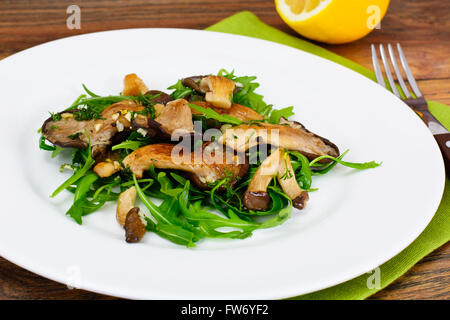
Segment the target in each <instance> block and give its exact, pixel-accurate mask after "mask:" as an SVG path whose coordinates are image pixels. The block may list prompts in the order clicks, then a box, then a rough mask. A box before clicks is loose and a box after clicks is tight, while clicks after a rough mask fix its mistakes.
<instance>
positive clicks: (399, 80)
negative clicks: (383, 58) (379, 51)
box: [388, 43, 411, 99]
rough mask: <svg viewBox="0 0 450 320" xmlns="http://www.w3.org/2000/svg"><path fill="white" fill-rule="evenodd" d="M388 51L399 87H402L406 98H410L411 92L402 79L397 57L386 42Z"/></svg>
mask: <svg viewBox="0 0 450 320" xmlns="http://www.w3.org/2000/svg"><path fill="white" fill-rule="evenodd" d="M388 51H389V56H390V57H391V62H392V65H393V66H394V70H395V74H396V75H397V80H398V83H399V84H400V87H401V88H402V91H403V93H404V94H405V97H406V99H409V98H411V94H410V93H409V90H408V87H406V84H405V81H403V76H402V73H401V72H400V69H399V68H398V64H397V58H396V56H395V53H394V50H392V46H391V44H390V43H389V44H388Z"/></svg>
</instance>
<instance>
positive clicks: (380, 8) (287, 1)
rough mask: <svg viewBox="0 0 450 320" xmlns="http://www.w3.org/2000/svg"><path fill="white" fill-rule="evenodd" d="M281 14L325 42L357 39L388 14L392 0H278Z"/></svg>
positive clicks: (299, 29)
mask: <svg viewBox="0 0 450 320" xmlns="http://www.w3.org/2000/svg"><path fill="white" fill-rule="evenodd" d="M275 6H276V8H277V11H278V14H279V15H280V16H281V18H282V19H283V20H284V21H285V22H286V23H287V24H288V25H289V26H290V27H291V28H292V29H294V30H295V31H297V32H298V33H299V34H301V35H302V36H304V37H306V38H309V39H312V40H317V41H321V42H325V43H333V44H339V43H346V42H351V41H355V40H358V39H360V38H362V37H364V36H366V35H367V34H368V33H370V32H371V31H372V30H373V29H375V27H377V26H378V25H379V23H380V21H381V20H382V19H383V17H384V15H385V14H386V11H387V8H388V6H389V0H275Z"/></svg>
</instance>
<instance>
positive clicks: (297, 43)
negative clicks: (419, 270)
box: [206, 11, 450, 299]
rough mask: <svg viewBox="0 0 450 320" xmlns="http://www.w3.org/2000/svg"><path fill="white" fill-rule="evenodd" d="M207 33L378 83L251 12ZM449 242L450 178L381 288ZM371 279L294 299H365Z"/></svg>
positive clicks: (447, 113) (448, 119)
mask: <svg viewBox="0 0 450 320" xmlns="http://www.w3.org/2000/svg"><path fill="white" fill-rule="evenodd" d="M206 30H211V31H218V32H225V33H233V34H239V35H244V36H249V37H253V38H259V39H265V40H270V41H273V42H277V43H281V44H284V45H288V46H290V47H294V48H297V49H300V50H303V51H307V52H309V53H312V54H315V55H318V56H320V57H323V58H325V59H328V60H331V61H334V62H336V63H339V64H341V65H343V66H346V67H348V68H350V69H352V70H354V71H356V72H358V73H360V74H362V75H364V76H366V77H368V78H370V79H372V80H374V81H375V75H374V73H373V72H372V71H370V70H368V69H366V68H364V67H363V66H361V65H359V64H357V63H355V62H353V61H350V60H348V59H346V58H344V57H341V56H339V55H337V54H335V53H333V52H330V51H328V50H326V49H323V48H321V47H319V46H317V45H315V44H312V43H310V42H308V41H305V40H302V39H300V38H297V37H293V36H290V35H288V34H286V33H284V32H281V31H280V30H278V29H275V28H273V27H270V26H268V25H266V24H264V23H263V22H261V21H260V20H259V19H258V17H257V16H255V15H254V14H253V13H251V12H248V11H243V12H240V13H237V14H235V15H233V16H231V17H229V18H227V19H225V20H222V21H220V22H219V23H217V24H215V25H213V26H211V27H209V28H207V29H206ZM367 50H369V48H367ZM428 103H429V107H430V111H431V113H433V115H434V116H435V117H436V118H437V119H438V120H439V121H441V123H442V124H443V125H444V126H446V127H447V128H450V107H449V106H447V105H444V104H441V103H437V102H432V101H428ZM449 240H450V181H449V179H447V180H446V184H445V191H444V196H443V198H442V201H441V204H440V206H439V209H438V211H437V212H436V214H435V216H434V218H433V220H432V221H431V222H430V224H429V225H428V226H427V228H426V229H425V230H424V231H423V232H422V234H421V235H420V236H419V237H418V238H417V239H416V240H415V241H414V242H413V243H412V244H411V245H410V246H409V247H407V248H406V249H405V250H403V251H402V252H401V253H399V254H398V255H397V256H395V257H394V258H392V259H391V260H389V261H388V262H386V263H384V264H383V265H381V266H380V278H381V288H385V287H386V286H387V285H389V284H390V283H391V282H393V281H394V280H395V279H397V278H398V277H400V276H401V275H403V274H404V273H405V272H406V271H408V270H409V269H410V268H411V267H412V266H413V265H414V264H416V263H417V262H418V261H419V260H421V259H422V258H423V257H425V256H426V255H428V254H429V253H430V252H432V251H434V250H435V249H437V248H438V247H440V246H442V245H443V244H445V243H446V242H448V241H449ZM369 277H370V274H364V275H361V276H359V277H358V278H355V279H352V280H350V281H347V282H344V283H342V284H339V285H336V286H334V287H331V288H328V289H324V290H321V291H317V292H313V293H310V294H306V295H303V296H299V297H295V298H291V299H365V298H367V297H369V296H371V295H372V294H374V293H375V292H377V291H378V290H380V289H377V288H374V289H369V288H368V286H367V280H368V278H369Z"/></svg>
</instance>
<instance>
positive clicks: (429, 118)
mask: <svg viewBox="0 0 450 320" xmlns="http://www.w3.org/2000/svg"><path fill="white" fill-rule="evenodd" d="M379 48H380V55H381V60H382V61H383V66H384V71H385V73H386V77H387V80H388V83H389V88H390V90H391V91H392V93H394V94H395V95H396V96H397V97H398V98H399V99H402V100H403V101H404V102H405V103H406V104H407V105H408V106H410V107H411V109H413V110H414V111H415V112H416V113H417V114H418V115H419V116H420V117H421V118H422V120H423V121H424V122H425V124H426V125H427V127H428V129H430V131H431V133H432V134H433V135H434V138H435V139H436V142H437V143H438V145H439V148H440V149H441V151H442V157H443V158H444V163H445V166H446V169H447V175H448V176H449V178H450V133H449V131H448V130H447V129H446V128H445V127H444V126H443V125H442V124H441V123H440V122H439V121H438V120H437V119H436V118H435V117H434V116H433V115H432V114H431V113H430V111H429V110H428V103H427V101H426V100H425V97H424V96H423V94H422V92H421V91H420V89H419V87H418V86H417V82H416V80H415V79H414V76H413V75H412V73H411V69H410V68H409V65H408V62H407V61H406V58H405V54H404V53H403V50H402V47H401V46H400V43H397V51H398V56H399V58H400V64H401V66H402V69H403V72H404V74H405V75H406V80H407V81H408V83H409V85H410V87H411V89H412V91H413V93H414V96H413V95H412V94H411V92H410V91H409V90H408V87H407V86H406V83H405V80H403V75H402V73H401V71H400V68H399V65H398V64H397V57H396V54H395V52H394V49H393V48H392V46H391V44H388V46H387V48H388V52H389V57H390V62H391V64H392V66H393V67H394V71H395V75H396V78H397V81H398V84H399V86H400V88H398V87H397V86H396V83H395V81H394V77H393V76H392V73H391V67H390V65H389V61H388V58H387V56H386V51H385V50H384V46H383V45H382V44H380V47H379ZM371 49H372V63H373V67H374V70H375V75H376V77H377V81H378V83H379V84H380V85H381V86H383V87H384V88H386V89H388V90H389V88H387V86H386V82H385V80H384V78H383V73H382V71H381V68H380V64H379V62H378V55H377V50H376V48H375V45H373V44H372V45H371ZM400 91H401V92H402V93H403V95H404V97H405V98H403V97H402V95H401V94H400Z"/></svg>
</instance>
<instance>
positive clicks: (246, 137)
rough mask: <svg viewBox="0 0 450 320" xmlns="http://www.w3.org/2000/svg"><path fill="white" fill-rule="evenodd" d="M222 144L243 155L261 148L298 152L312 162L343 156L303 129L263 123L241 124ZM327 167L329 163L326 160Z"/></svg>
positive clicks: (324, 141)
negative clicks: (322, 157)
mask: <svg viewBox="0 0 450 320" xmlns="http://www.w3.org/2000/svg"><path fill="white" fill-rule="evenodd" d="M218 140H219V142H221V143H223V144H225V145H227V146H228V147H230V148H233V149H234V150H237V151H239V152H243V151H245V150H248V149H249V148H251V147H253V146H255V145H257V144H260V143H265V144H271V145H274V146H278V147H281V148H284V149H287V150H296V151H299V152H301V153H302V154H304V155H305V156H307V157H308V158H309V159H310V160H312V159H315V158H317V157H319V156H323V155H330V156H333V157H337V156H339V149H338V148H337V146H336V145H335V144H333V143H331V142H330V141H329V140H327V139H324V138H322V137H320V136H317V135H315V134H314V133H311V132H309V131H308V130H306V129H305V128H304V127H303V126H290V125H288V124H270V123H264V122H259V123H255V124H241V125H238V126H234V127H231V128H227V129H226V130H224V132H223V135H222V136H221V137H220V138H219V139H218ZM321 162H323V163H327V162H329V160H328V159H323V161H321Z"/></svg>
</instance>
